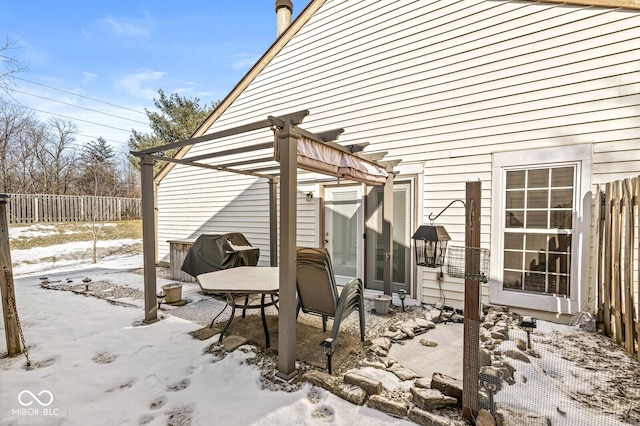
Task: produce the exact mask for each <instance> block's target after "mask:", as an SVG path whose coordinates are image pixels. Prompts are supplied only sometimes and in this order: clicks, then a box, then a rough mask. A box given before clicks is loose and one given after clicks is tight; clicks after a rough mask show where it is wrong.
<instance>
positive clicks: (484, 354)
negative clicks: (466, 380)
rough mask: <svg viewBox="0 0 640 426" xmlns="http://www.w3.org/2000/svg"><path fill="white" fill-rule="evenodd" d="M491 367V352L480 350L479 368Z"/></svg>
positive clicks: (484, 349)
mask: <svg viewBox="0 0 640 426" xmlns="http://www.w3.org/2000/svg"><path fill="white" fill-rule="evenodd" d="M485 365H491V351H489V350H488V349H486V348H480V350H479V351H478V367H483V366H485Z"/></svg>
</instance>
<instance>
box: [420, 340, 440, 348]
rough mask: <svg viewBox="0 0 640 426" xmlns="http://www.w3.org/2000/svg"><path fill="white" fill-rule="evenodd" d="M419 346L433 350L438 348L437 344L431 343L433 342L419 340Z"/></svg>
mask: <svg viewBox="0 0 640 426" xmlns="http://www.w3.org/2000/svg"><path fill="white" fill-rule="evenodd" d="M420 344H421V345H422V346H426V347H428V348H435V347H436V346H438V343H437V342H433V341H431V340H427V339H420Z"/></svg>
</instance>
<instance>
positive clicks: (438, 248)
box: [411, 225, 451, 268]
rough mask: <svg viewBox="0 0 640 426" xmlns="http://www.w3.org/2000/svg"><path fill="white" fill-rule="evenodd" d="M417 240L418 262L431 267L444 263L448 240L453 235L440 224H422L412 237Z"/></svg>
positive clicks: (419, 264) (420, 264)
mask: <svg viewBox="0 0 640 426" xmlns="http://www.w3.org/2000/svg"><path fill="white" fill-rule="evenodd" d="M411 238H412V239H413V240H415V249H416V264H417V265H418V266H426V267H429V268H437V267H441V266H442V265H444V257H445V254H446V252H447V242H448V241H450V240H451V237H450V236H449V234H448V233H447V230H446V229H444V226H440V225H421V226H420V227H418V229H417V230H416V232H415V233H414V234H413V237H411Z"/></svg>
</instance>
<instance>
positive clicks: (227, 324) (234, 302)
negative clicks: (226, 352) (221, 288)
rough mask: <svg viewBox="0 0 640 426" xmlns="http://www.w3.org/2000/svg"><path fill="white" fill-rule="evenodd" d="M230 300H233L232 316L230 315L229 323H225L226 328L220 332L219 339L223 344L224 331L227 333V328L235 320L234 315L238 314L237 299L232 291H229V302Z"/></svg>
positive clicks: (219, 342)
mask: <svg viewBox="0 0 640 426" xmlns="http://www.w3.org/2000/svg"><path fill="white" fill-rule="evenodd" d="M229 301H231V316H230V317H229V320H228V321H227V323H226V324H225V325H224V328H223V329H222V331H221V332H220V338H219V339H218V344H219V345H221V344H222V338H223V337H224V333H226V332H227V330H228V329H229V326H230V325H231V321H233V317H234V316H235V314H236V300H235V299H234V298H233V296H232V295H231V293H227V304H228V303H229Z"/></svg>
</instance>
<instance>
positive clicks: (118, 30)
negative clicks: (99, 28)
mask: <svg viewBox="0 0 640 426" xmlns="http://www.w3.org/2000/svg"><path fill="white" fill-rule="evenodd" d="M102 22H104V23H106V24H107V25H108V26H109V28H111V30H112V31H113V32H114V33H115V34H116V35H119V36H123V37H148V36H149V35H150V34H151V25H150V23H149V17H148V16H145V18H144V19H138V20H136V19H130V18H114V17H113V16H111V15H107V16H106V17H105V18H103V19H102Z"/></svg>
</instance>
